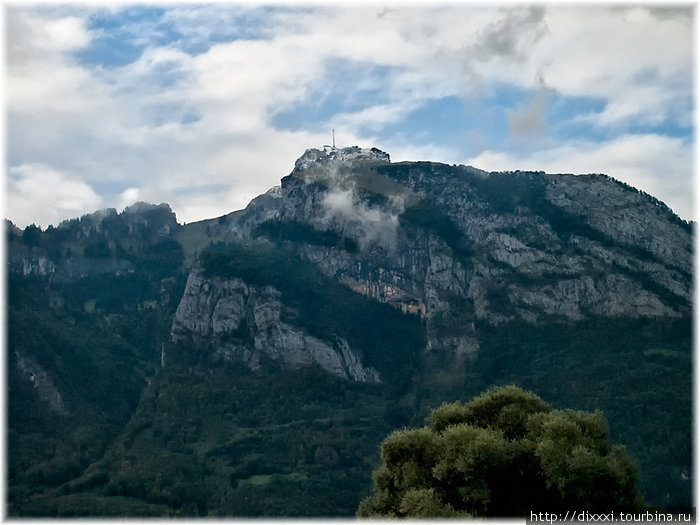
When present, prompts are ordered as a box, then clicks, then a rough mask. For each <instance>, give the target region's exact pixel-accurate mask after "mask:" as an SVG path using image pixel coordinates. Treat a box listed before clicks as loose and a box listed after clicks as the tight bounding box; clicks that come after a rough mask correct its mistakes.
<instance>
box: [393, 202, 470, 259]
mask: <svg viewBox="0 0 700 525" xmlns="http://www.w3.org/2000/svg"><path fill="white" fill-rule="evenodd" d="M399 223H400V224H401V226H403V227H406V226H412V227H416V228H424V229H426V230H428V231H431V232H433V233H434V234H436V235H437V236H438V237H440V238H441V239H442V240H443V241H445V244H447V245H448V246H449V247H450V248H451V249H452V252H453V253H454V254H455V255H456V256H458V257H461V258H462V259H467V258H469V257H471V255H472V249H471V247H470V243H469V240H468V239H467V238H466V236H465V235H464V234H463V233H462V231H461V230H460V229H459V228H458V227H457V225H456V224H455V223H454V221H453V220H452V219H451V218H450V217H449V216H448V215H447V214H446V213H445V212H443V211H442V210H440V208H439V207H438V206H436V205H435V203H433V202H432V201H431V200H430V199H428V198H425V199H422V200H421V201H419V202H418V203H417V204H415V205H414V206H411V207H409V208H407V209H406V210H405V211H404V212H403V213H402V214H401V215H400V216H399Z"/></svg>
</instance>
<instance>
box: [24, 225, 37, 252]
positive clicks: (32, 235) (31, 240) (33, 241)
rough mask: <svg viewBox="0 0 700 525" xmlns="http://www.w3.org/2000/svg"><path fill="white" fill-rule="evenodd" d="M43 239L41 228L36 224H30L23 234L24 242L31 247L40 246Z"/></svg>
mask: <svg viewBox="0 0 700 525" xmlns="http://www.w3.org/2000/svg"><path fill="white" fill-rule="evenodd" d="M40 238H41V228H40V227H38V226H37V225H36V224H30V225H29V226H27V227H26V228H25V229H24V231H23V232H22V242H23V243H24V244H25V245H27V246H29V247H30V248H31V247H33V246H37V245H38V244H39V239H40Z"/></svg>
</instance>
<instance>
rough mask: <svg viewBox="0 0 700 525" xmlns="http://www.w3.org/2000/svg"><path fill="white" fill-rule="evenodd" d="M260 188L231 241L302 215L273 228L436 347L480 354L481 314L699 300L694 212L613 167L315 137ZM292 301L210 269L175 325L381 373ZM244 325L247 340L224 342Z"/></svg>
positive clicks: (514, 315)
mask: <svg viewBox="0 0 700 525" xmlns="http://www.w3.org/2000/svg"><path fill="white" fill-rule="evenodd" d="M259 199H262V200H260V202H258V200H259ZM259 199H256V200H255V201H253V202H252V203H251V206H249V208H247V209H246V210H245V211H244V212H242V214H241V215H240V216H237V217H236V218H234V220H232V223H231V224H230V225H227V227H228V228H229V229H230V233H229V237H228V238H229V239H230V240H231V242H234V243H237V244H242V245H247V244H250V243H256V242H258V243H259V242H264V238H265V233H264V232H263V233H262V234H261V233H260V232H258V233H256V231H257V230H256V228H257V226H259V225H260V224H264V223H266V222H270V221H274V222H276V223H278V224H280V225H287V226H290V225H291V226H294V227H296V228H297V231H296V233H295V234H294V235H291V236H288V237H284V236H282V238H279V237H278V238H269V241H271V242H275V243H278V244H280V246H283V247H284V249H285V250H290V251H291V252H293V253H294V254H295V255H296V256H297V257H300V258H301V259H302V260H304V261H308V263H309V264H313V265H314V266H315V267H316V268H318V269H319V270H320V271H321V272H322V273H324V274H325V275H326V276H327V277H329V278H331V279H333V280H335V281H336V282H340V283H342V284H343V285H345V286H347V287H348V288H349V289H351V290H353V291H354V292H357V293H359V294H362V295H365V296H367V297H370V298H372V299H374V300H376V301H379V302H382V303H387V304H389V305H392V306H394V307H396V308H398V309H400V310H401V311H403V312H404V313H407V314H415V315H418V316H420V317H421V318H422V319H423V320H424V321H425V329H426V336H427V337H426V341H427V345H426V351H429V352H440V351H445V352H453V353H454V355H458V356H462V357H466V358H470V359H471V358H474V357H475V356H476V355H477V354H478V352H479V334H478V331H477V325H478V324H479V323H487V324H490V325H498V324H501V323H508V322H511V321H519V322H521V321H524V322H528V323H540V322H546V321H547V320H552V319H558V320H570V321H577V320H583V319H586V318H589V317H594V316H603V317H619V318H623V317H625V318H639V317H652V318H653V317H656V318H661V317H679V316H684V315H688V314H689V313H690V309H691V301H692V287H691V283H692V260H693V250H692V234H691V225H690V224H688V223H686V222H684V221H682V220H681V219H679V218H678V217H677V216H675V215H674V214H673V213H672V212H671V210H669V209H668V208H667V207H666V206H665V205H664V204H663V203H661V202H659V201H658V200H656V199H654V198H653V197H651V196H649V195H647V194H644V193H642V192H639V191H638V190H636V189H634V188H631V187H629V186H627V185H625V184H622V183H619V182H617V181H615V180H614V179H612V178H610V177H607V176H605V175H580V176H575V175H567V174H564V175H561V174H559V175H548V174H545V173H542V172H535V173H533V172H514V173H487V172H484V171H481V170H478V169H476V168H472V167H468V166H448V165H444V164H437V163H431V162H405V163H395V164H392V163H391V162H390V159H389V155H388V154H386V153H384V152H382V151H380V150H377V149H376V148H372V149H363V148H358V147H353V148H343V149H335V148H331V147H329V146H327V147H324V149H322V150H321V149H309V150H307V151H306V152H305V153H304V154H303V155H302V156H301V157H300V158H299V159H298V160H297V161H296V163H295V166H294V169H293V171H292V172H291V174H290V175H289V176H287V177H284V178H283V179H282V183H281V186H280V187H279V188H275V189H274V191H272V193H269V194H266V195H265V196H263V197H260V198H259ZM263 204H264V206H263ZM299 225H304V227H305V228H306V229H305V230H304V232H303V233H299V232H300V231H301V230H298V228H299ZM313 232H315V234H312V233H313ZM261 237H263V239H262V240H261ZM328 239H335V240H331V241H329V240H328ZM284 308H285V306H284V305H283V304H282V303H281V302H280V297H279V293H276V291H275V290H274V289H266V288H255V287H250V286H248V285H247V284H246V283H243V282H241V281H236V280H230V281H217V280H215V279H214V280H212V279H209V280H207V279H206V278H204V277H203V276H202V274H201V272H199V271H198V270H197V269H196V268H195V270H193V273H192V275H191V278H190V282H188V285H187V290H186V292H185V297H184V298H183V301H182V303H181V304H180V308H178V312H177V314H176V316H175V321H174V323H173V337H174V338H175V339H176V338H177V337H179V336H180V335H181V334H183V333H191V334H196V335H197V336H198V337H201V338H208V337H213V338H219V339H220V342H219V343H217V345H218V346H217V347H218V350H217V351H218V352H220V353H221V354H222V355H227V356H234V355H236V356H240V358H241V359H243V360H244V361H245V362H247V363H249V365H250V366H251V367H255V366H256V363H257V362H258V361H259V357H256V356H263V355H266V356H272V357H274V358H275V359H281V360H283V361H285V362H287V363H290V364H293V365H295V366H296V365H299V366H301V365H303V364H308V363H316V364H319V366H322V367H323V368H324V369H326V370H329V371H331V372H332V373H334V374H336V375H339V376H341V377H347V378H351V379H356V380H360V381H375V380H378V376H377V375H376V372H374V371H372V370H371V369H366V368H363V367H362V365H361V363H360V361H359V360H358V359H357V355H361V352H359V351H358V352H353V351H352V349H349V348H348V347H347V343H345V342H344V341H342V340H341V341H331V342H329V341H320V340H318V339H314V338H313V337H311V336H310V335H308V334H304V333H303V332H300V330H299V329H298V328H296V327H294V326H291V325H289V324H286V323H285V322H283V320H282V318H284V316H283V315H282V316H281V312H283V311H284ZM245 331H247V333H249V338H250V340H249V341H248V342H246V343H245V344H243V343H241V342H240V341H238V342H230V341H229V342H223V340H224V339H225V338H224V336H225V335H226V334H231V333H234V332H236V333H243V332H245ZM236 341H237V340H236Z"/></svg>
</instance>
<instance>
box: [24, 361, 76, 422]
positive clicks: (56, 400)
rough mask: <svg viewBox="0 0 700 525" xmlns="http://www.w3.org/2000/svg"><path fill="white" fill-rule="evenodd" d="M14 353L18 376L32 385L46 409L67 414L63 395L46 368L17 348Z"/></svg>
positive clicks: (62, 414) (59, 413)
mask: <svg viewBox="0 0 700 525" xmlns="http://www.w3.org/2000/svg"><path fill="white" fill-rule="evenodd" d="M14 354H15V360H14V365H15V366H16V368H17V371H18V372H19V374H20V377H21V378H22V380H24V381H25V382H27V383H29V384H30V385H31V386H32V388H33V389H34V391H35V392H36V394H37V396H38V398H39V399H40V400H41V401H42V402H43V403H44V404H45V405H46V407H47V408H48V410H49V411H51V412H53V413H55V414H58V415H61V416H64V415H66V414H68V411H67V410H66V407H65V405H64V403H63V396H61V393H60V392H59V391H58V389H57V388H56V387H55V385H54V382H53V380H52V379H51V377H49V375H48V374H47V373H46V370H44V368H42V366H41V365H39V363H37V361H36V360H35V359H34V358H33V357H32V356H30V355H25V354H24V353H20V352H18V351H17V350H15V352H14Z"/></svg>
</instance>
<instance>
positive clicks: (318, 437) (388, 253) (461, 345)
mask: <svg viewBox="0 0 700 525" xmlns="http://www.w3.org/2000/svg"><path fill="white" fill-rule="evenodd" d="M7 235H8V252H7V255H8V257H7V264H8V278H9V294H8V302H9V307H8V316H9V340H8V362H9V365H8V386H9V422H8V434H9V448H8V460H9V484H8V493H9V514H10V515H35V516H47V515H51V516H59V515H60V516H74V515H94V516H106V515H122V516H123V515H132V516H133V515H162V516H170V515H188V516H196V515H199V516H202V515H207V516H261V515H266V516H350V515H353V514H354V511H355V509H356V507H357V504H358V502H359V501H360V499H362V497H364V496H366V495H367V494H368V493H369V490H370V488H371V479H370V474H371V472H372V470H373V469H374V468H375V467H376V466H377V465H378V464H379V455H378V450H377V446H378V444H379V442H380V441H381V439H382V438H383V437H384V436H385V435H386V434H387V433H388V432H390V431H391V430H393V429H396V428H401V427H404V426H420V425H422V424H423V421H424V418H425V417H426V416H427V414H428V413H429V412H430V410H431V409H433V408H435V407H437V406H439V405H440V404H441V403H442V402H443V401H454V400H457V399H463V400H464V399H467V398H469V397H471V396H472V395H474V394H476V393H478V392H480V391H482V390H483V389H484V388H486V387H488V386H492V385H497V384H504V383H516V384H519V385H520V386H522V387H524V388H527V389H530V390H533V391H534V392H535V393H537V394H538V395H540V396H541V397H542V398H543V399H545V400H546V401H547V402H549V403H551V404H552V405H553V406H561V407H569V408H580V409H586V410H591V409H601V410H603V412H604V413H605V415H606V417H607V418H608V421H609V422H610V433H611V436H612V437H613V438H614V439H615V441H618V442H621V443H623V444H625V445H626V446H627V447H628V448H629V450H630V451H631V452H632V454H633V455H634V456H635V457H636V458H637V460H638V462H639V467H640V473H641V474H640V479H641V484H640V485H641V486H640V488H641V489H642V492H643V493H644V496H645V498H646V499H647V501H648V502H649V503H650V504H653V505H658V506H689V505H690V502H691V487H692V470H691V447H692V445H691V444H692V439H691V436H692V433H691V411H692V403H691V399H692V377H691V370H692V348H691V339H692V337H691V326H692V321H691V318H692V289H691V283H692V264H693V251H692V225H691V224H689V223H687V222H685V221H683V220H681V219H680V218H679V217H677V216H676V215H675V214H673V212H672V211H671V210H670V209H669V208H668V207H667V206H666V205H665V204H663V203H662V202H660V201H659V200H657V199H655V198H654V197H652V196H650V195H648V194H645V193H643V192H640V191H639V190H637V189H635V188H633V187H630V186H628V185H626V184H623V183H620V182H618V181H616V180H614V179H612V178H610V177H608V176H606V175H601V174H591V175H572V174H546V173H544V172H519V171H518V172H508V173H502V172H491V173H489V172H485V171H482V170H479V169H477V168H473V167H470V166H457V165H446V164H441V163H435V162H399V163H392V162H391V161H390V157H389V155H388V154H387V153H385V152H383V151H381V150H378V149H376V148H371V149H365V148H359V147H351V148H342V149H336V148H332V147H329V146H326V147H324V148H322V149H308V150H307V151H306V152H305V153H304V154H303V155H302V156H301V157H300V158H299V159H298V160H297V161H296V163H295V165H294V167H293V170H292V171H291V173H290V174H289V175H287V176H286V177H283V178H282V180H281V184H280V186H277V187H275V188H272V189H270V190H269V191H268V192H267V193H265V194H263V195H260V196H259V197H257V198H255V199H253V200H252V201H251V202H250V204H249V205H248V206H247V207H246V208H245V209H244V210H239V211H234V212H232V213H229V214H227V215H224V216H221V217H218V218H214V219H210V220H206V221H200V222H196V223H191V224H186V225H181V224H178V223H177V221H176V217H175V215H174V213H173V212H172V210H171V209H170V207H169V206H168V205H167V204H160V205H157V206H156V205H151V204H145V203H139V204H136V205H134V206H131V207H129V208H127V209H125V210H124V211H123V212H122V213H117V212H116V210H102V211H99V212H96V213H94V214H90V215H86V216H83V217H81V218H80V219H73V220H70V221H65V222H63V223H61V224H60V225H58V226H57V227H49V228H48V229H47V230H45V231H42V230H40V229H39V228H36V227H34V226H30V227H27V228H26V229H24V230H19V229H18V228H16V227H14V226H13V225H12V224H11V223H8V224H7Z"/></svg>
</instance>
